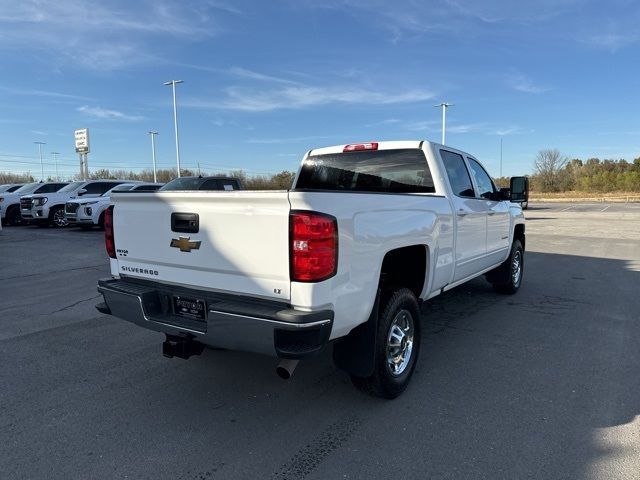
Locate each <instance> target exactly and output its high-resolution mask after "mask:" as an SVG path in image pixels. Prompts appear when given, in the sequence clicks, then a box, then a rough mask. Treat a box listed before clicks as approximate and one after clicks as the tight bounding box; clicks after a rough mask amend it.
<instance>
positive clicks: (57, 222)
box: [49, 206, 69, 228]
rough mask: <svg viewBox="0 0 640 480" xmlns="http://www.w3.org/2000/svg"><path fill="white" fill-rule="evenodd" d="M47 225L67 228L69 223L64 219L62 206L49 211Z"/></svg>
mask: <svg viewBox="0 0 640 480" xmlns="http://www.w3.org/2000/svg"><path fill="white" fill-rule="evenodd" d="M49 223H50V224H51V225H53V226H54V227H56V228H64V227H67V226H69V222H67V219H66V218H65V217H64V206H57V207H52V208H51V210H49Z"/></svg>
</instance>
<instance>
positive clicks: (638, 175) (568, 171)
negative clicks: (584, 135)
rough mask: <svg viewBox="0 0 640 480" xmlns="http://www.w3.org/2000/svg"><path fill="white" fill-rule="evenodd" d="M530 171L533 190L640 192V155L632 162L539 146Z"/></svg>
mask: <svg viewBox="0 0 640 480" xmlns="http://www.w3.org/2000/svg"><path fill="white" fill-rule="evenodd" d="M534 169H535V170H534V174H533V175H531V178H530V182H531V190H532V191H538V192H544V193H547V192H566V191H579V192H586V193H609V192H640V157H638V158H636V159H635V160H634V161H633V162H627V161H626V160H623V159H620V160H614V159H603V160H600V159H599V158H589V159H587V160H585V161H583V160H581V159H579V158H573V159H569V158H568V157H566V156H564V155H562V154H561V153H560V151H558V150H557V149H552V150H540V151H539V152H538V155H537V156H536V159H535V163H534Z"/></svg>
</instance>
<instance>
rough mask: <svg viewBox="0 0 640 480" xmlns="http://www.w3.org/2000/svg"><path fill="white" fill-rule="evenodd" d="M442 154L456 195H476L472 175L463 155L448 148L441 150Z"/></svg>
mask: <svg viewBox="0 0 640 480" xmlns="http://www.w3.org/2000/svg"><path fill="white" fill-rule="evenodd" d="M440 156H441V157H442V162H443V163H444V168H445V170H446V171H447V177H448V178H449V183H450V184H451V188H452V189H453V193H454V195H457V196H458V197H471V198H473V197H475V192H474V190H473V184H472V183H471V177H470V176H469V171H468V170H467V166H466V165H465V164H464V158H462V155H460V154H459V153H454V152H450V151H448V150H440Z"/></svg>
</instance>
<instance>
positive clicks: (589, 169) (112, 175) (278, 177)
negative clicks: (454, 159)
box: [0, 149, 640, 193]
mask: <svg viewBox="0 0 640 480" xmlns="http://www.w3.org/2000/svg"><path fill="white" fill-rule="evenodd" d="M533 167H534V173H533V174H532V175H530V176H529V179H530V186H531V191H533V192H540V193H550V192H567V191H577V192H584V193H609V192H640V157H638V158H636V159H635V160H634V161H633V162H627V161H626V160H613V159H603V160H600V159H599V158H589V159H587V160H585V161H583V160H581V159H578V158H574V159H569V158H568V157H566V156H564V155H562V153H560V151H559V150H557V149H547V150H540V151H539V152H538V154H537V155H536V158H535V161H534V165H533ZM181 173H182V175H183V176H193V175H196V174H197V173H196V172H194V171H192V170H189V169H181ZM176 174H177V170H176V169H175V168H173V169H161V170H158V171H157V178H158V182H161V183H166V182H168V181H169V180H171V179H173V178H176V176H177V175H176ZM203 175H221V176H230V177H234V178H237V179H238V180H240V182H241V184H242V186H243V188H245V189H247V190H286V189H288V188H291V185H292V183H293V179H294V177H295V172H289V171H286V170H283V171H281V172H279V173H275V174H269V175H249V174H247V173H246V172H244V171H243V170H234V171H231V172H226V173H219V172H217V173H211V174H204V173H203ZM90 178H91V179H92V180H98V179H121V180H142V181H146V182H151V181H153V171H152V170H143V171H141V172H140V173H136V172H131V171H128V170H109V169H99V170H94V171H93V172H91V174H90ZM54 180H55V179H54V178H48V179H47V181H54ZM75 180H79V177H76V178H75ZM495 180H496V184H497V185H499V186H501V187H506V186H508V185H509V178H508V177H502V178H496V179H495ZM33 181H34V178H33V176H31V175H29V174H13V173H3V172H0V184H3V183H22V182H33Z"/></svg>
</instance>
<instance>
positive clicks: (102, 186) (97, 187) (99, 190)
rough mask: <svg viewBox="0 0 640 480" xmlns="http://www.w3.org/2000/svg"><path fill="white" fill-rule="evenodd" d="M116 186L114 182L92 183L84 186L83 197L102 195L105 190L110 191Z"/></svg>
mask: <svg viewBox="0 0 640 480" xmlns="http://www.w3.org/2000/svg"><path fill="white" fill-rule="evenodd" d="M116 185H119V184H118V183H115V182H93V183H90V184H88V185H86V186H85V187H84V188H85V190H86V191H87V193H86V194H85V195H102V194H103V193H104V192H106V191H107V190H111V189H112V188H113V187H115V186H116Z"/></svg>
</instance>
